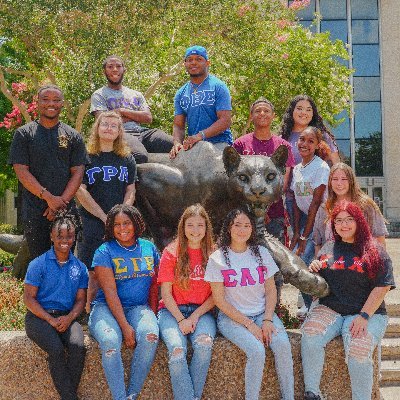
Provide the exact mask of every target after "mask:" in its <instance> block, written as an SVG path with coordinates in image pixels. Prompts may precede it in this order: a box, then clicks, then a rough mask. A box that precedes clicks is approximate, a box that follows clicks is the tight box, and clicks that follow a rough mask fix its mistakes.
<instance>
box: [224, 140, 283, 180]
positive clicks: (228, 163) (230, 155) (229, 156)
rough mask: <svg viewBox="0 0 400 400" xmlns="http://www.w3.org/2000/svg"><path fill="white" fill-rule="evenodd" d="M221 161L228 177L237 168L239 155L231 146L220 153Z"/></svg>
mask: <svg viewBox="0 0 400 400" xmlns="http://www.w3.org/2000/svg"><path fill="white" fill-rule="evenodd" d="M284 147H285V146H284ZM222 161H223V162H224V167H225V171H226V173H227V175H228V176H230V175H231V174H232V172H233V171H235V170H236V169H237V168H238V167H239V164H240V154H239V153H238V152H237V151H236V150H235V149H234V148H233V147H231V146H228V147H225V149H224V152H223V153H222Z"/></svg>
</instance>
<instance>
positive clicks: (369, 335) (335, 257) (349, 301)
mask: <svg viewBox="0 0 400 400" xmlns="http://www.w3.org/2000/svg"><path fill="white" fill-rule="evenodd" d="M331 225H332V231H333V232H334V236H335V241H334V242H332V241H331V242H327V243H326V244H325V245H324V246H323V247H322V249H321V250H320V252H319V259H318V260H314V261H313V262H312V263H311V264H310V271H312V272H315V273H319V274H321V276H322V277H323V278H325V279H326V281H327V282H328V284H329V287H330V289H331V292H330V294H329V295H328V296H327V297H324V298H321V299H320V300H319V305H317V306H316V307H314V308H313V309H312V310H311V312H310V313H309V315H308V317H307V319H306V321H305V322H304V324H303V326H302V340H301V355H302V362H303V373H304V382H305V391H306V393H305V397H304V398H305V399H306V400H318V399H321V394H320V389H319V386H320V381H321V375H322V370H323V366H324V356H325V346H326V344H327V343H329V342H330V341H331V340H332V339H333V338H334V337H336V336H338V335H342V337H343V343H344V349H345V353H346V362H347V366H348V369H349V374H350V380H351V390H352V399H353V400H365V399H370V398H371V393H372V378H373V365H372V354H373V350H374V348H375V347H376V345H377V344H378V343H379V341H380V340H381V339H382V338H383V335H384V333H385V330H386V325H387V323H388V317H387V315H386V310H385V303H384V302H383V299H384V297H385V295H386V293H387V292H388V291H389V290H390V289H393V288H394V287H395V284H394V280H393V270H392V262H391V260H390V258H389V256H388V254H387V253H386V252H385V250H384V249H383V248H382V247H381V246H380V245H379V244H378V243H377V242H376V241H375V240H374V239H373V238H372V236H371V232H370V229H369V226H368V223H367V221H366V219H365V217H364V214H363V212H362V211H361V209H360V208H359V207H358V206H357V205H356V204H354V203H351V202H340V203H339V204H337V205H336V206H335V208H334V209H333V212H332V216H331Z"/></svg>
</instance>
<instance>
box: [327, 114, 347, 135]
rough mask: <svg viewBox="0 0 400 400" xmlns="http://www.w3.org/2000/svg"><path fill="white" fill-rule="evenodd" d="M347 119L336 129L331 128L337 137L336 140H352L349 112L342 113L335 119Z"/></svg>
mask: <svg viewBox="0 0 400 400" xmlns="http://www.w3.org/2000/svg"><path fill="white" fill-rule="evenodd" d="M341 118H345V120H344V121H343V122H342V123H341V124H340V125H338V126H337V127H335V128H332V127H330V128H331V132H332V133H333V134H334V135H335V138H336V139H349V138H350V120H349V116H348V114H347V111H342V112H341V113H340V114H339V115H337V116H335V119H336V120H338V119H341Z"/></svg>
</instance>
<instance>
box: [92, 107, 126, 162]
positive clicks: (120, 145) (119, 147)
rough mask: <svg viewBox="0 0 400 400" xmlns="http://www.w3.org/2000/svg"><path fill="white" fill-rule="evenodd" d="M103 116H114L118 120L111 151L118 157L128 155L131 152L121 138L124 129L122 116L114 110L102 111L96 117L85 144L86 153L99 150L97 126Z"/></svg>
mask: <svg viewBox="0 0 400 400" xmlns="http://www.w3.org/2000/svg"><path fill="white" fill-rule="evenodd" d="M104 118H115V119H117V120H118V137H117V138H116V139H115V140H114V143H113V152H114V153H115V154H116V155H118V156H120V157H126V156H128V155H129V154H130V153H131V149H130V147H129V146H128V144H127V143H126V141H125V140H124V138H123V135H124V132H125V131H124V125H123V122H122V118H121V116H120V115H119V114H117V113H116V112H115V111H104V112H102V113H101V114H100V115H99V116H98V117H97V118H96V121H95V122H94V124H93V126H92V129H91V132H90V136H89V142H88V145H87V150H88V153H89V154H99V153H100V152H101V148H100V137H99V126H100V124H101V122H102V121H103V119H104Z"/></svg>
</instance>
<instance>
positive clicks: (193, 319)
mask: <svg viewBox="0 0 400 400" xmlns="http://www.w3.org/2000/svg"><path fill="white" fill-rule="evenodd" d="M188 320H189V321H190V322H191V323H192V333H193V332H194V331H195V330H196V326H197V323H198V322H199V317H198V316H197V315H195V314H194V313H193V314H191V315H190V317H189V318H188Z"/></svg>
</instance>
